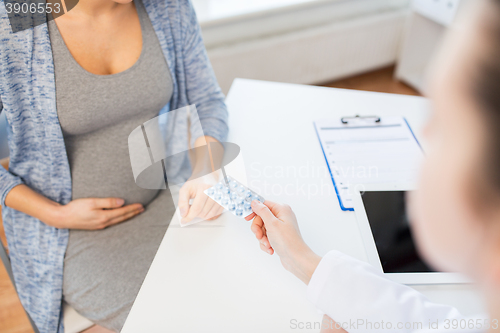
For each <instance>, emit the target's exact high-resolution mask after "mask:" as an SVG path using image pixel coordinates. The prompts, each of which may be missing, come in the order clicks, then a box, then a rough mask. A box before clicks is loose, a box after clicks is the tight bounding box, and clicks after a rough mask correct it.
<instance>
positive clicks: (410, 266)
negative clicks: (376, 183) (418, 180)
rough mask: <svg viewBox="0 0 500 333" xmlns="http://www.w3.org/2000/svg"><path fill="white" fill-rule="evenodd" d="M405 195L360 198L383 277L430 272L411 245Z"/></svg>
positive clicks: (378, 194)
mask: <svg viewBox="0 0 500 333" xmlns="http://www.w3.org/2000/svg"><path fill="white" fill-rule="evenodd" d="M405 194H406V192H405V191H369V192H365V193H364V194H362V200H363V204H364V206H365V210H366V215H367V217H368V222H369V223H370V227H371V229H372V233H373V238H374V240H375V245H376V247H377V251H378V255H379V257H380V262H381V263H382V268H383V270H384V272H385V273H419V272H433V271H434V270H433V269H432V268H430V267H429V266H427V264H425V263H424V261H423V260H422V258H421V257H420V256H419V254H418V252H417V250H416V247H415V243H414V242H413V238H412V233H411V230H410V224H409V221H408V216H407V212H406V203H405Z"/></svg>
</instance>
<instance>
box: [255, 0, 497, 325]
mask: <svg viewBox="0 0 500 333" xmlns="http://www.w3.org/2000/svg"><path fill="white" fill-rule="evenodd" d="M474 2H475V4H474V6H475V7H474V10H472V13H471V11H469V12H468V16H467V18H462V19H461V20H460V21H459V23H460V24H457V25H455V26H454V27H453V28H452V29H451V30H452V32H451V33H450V35H449V36H448V38H447V39H446V45H445V47H444V50H445V52H443V53H442V54H441V57H440V59H438V61H437V63H436V67H435V70H434V73H437V75H436V76H435V77H434V78H433V80H432V83H431V85H430V96H431V98H432V100H433V105H434V115H433V119H432V120H431V121H430V122H429V125H428V126H427V128H426V131H425V134H424V135H425V139H426V140H427V141H428V147H430V149H428V151H427V152H426V155H427V159H426V160H425V162H424V165H423V167H422V171H421V179H420V186H419V189H420V190H419V191H418V192H417V193H416V194H415V195H414V197H412V198H411V200H410V201H411V202H410V207H411V209H410V210H411V215H412V220H413V224H412V225H413V226H414V229H415V230H414V233H415V235H416V241H417V244H418V246H419V249H420V251H421V253H422V255H423V256H424V257H425V258H426V259H427V261H428V262H429V263H430V264H432V265H433V266H435V267H436V268H438V269H440V270H444V271H457V272H461V273H464V274H466V275H467V276H469V277H470V278H471V279H473V280H475V281H476V282H477V283H478V284H479V285H480V286H481V288H482V290H483V291H484V296H485V298H486V300H487V306H488V311H489V314H488V316H478V317H472V318H464V317H462V316H461V315H460V313H459V312H458V311H457V310H456V309H454V308H452V307H450V306H447V305H440V304H433V303H431V302H430V301H429V300H428V299H426V298H425V296H423V295H422V294H420V293H418V292H417V291H415V290H414V289H411V288H409V287H407V286H403V285H400V284H397V283H395V282H392V281H390V280H387V279H386V278H385V277H384V276H383V275H382V274H380V273H379V272H377V271H376V270H374V269H373V267H371V266H370V265H368V264H366V263H364V262H360V261H358V260H355V259H353V258H351V257H348V256H346V255H344V254H342V253H340V252H337V251H331V252H329V253H327V254H326V255H325V256H324V257H323V258H321V257H319V256H318V255H316V254H315V253H313V252H312V250H311V249H310V248H309V247H308V246H307V245H306V244H305V243H304V241H303V240H302V238H301V235H300V231H299V228H298V224H297V220H296V218H295V215H294V213H293V211H292V209H291V208H290V207H288V206H286V205H282V204H277V203H274V202H269V201H266V202H265V203H264V204H261V203H259V202H257V201H254V202H253V203H252V208H253V210H254V212H255V213H256V214H257V216H256V217H255V219H254V221H253V223H252V227H251V228H252V231H253V232H254V233H255V235H256V237H257V239H258V240H259V241H260V247H261V249H262V250H263V251H265V252H267V253H269V254H270V255H272V254H274V253H277V254H278V256H279V257H280V259H281V262H282V264H283V266H284V267H285V269H287V270H288V271H290V272H292V273H293V274H294V275H296V276H297V277H298V278H299V279H301V280H302V281H303V282H304V283H306V284H307V285H308V289H307V296H308V299H309V300H310V301H312V302H313V303H314V304H315V305H316V306H317V308H318V309H319V310H321V311H322V312H324V313H325V317H324V321H323V325H322V326H323V327H322V329H323V331H344V329H345V331H349V332H361V331H367V332H368V331H369V332H383V331H391V332H414V331H417V330H428V331H429V332H457V331H465V330H467V331H471V332H486V331H489V332H500V322H499V321H500V0H479V1H474ZM352 321H354V322H356V323H357V324H359V325H355V324H354V325H353V324H351V323H352ZM436 322H437V323H438V324H439V325H438V326H439V328H438V327H437V326H436ZM418 323H421V324H420V325H419V324H418ZM369 324H371V325H369ZM430 324H432V325H431V326H429V325H430ZM461 328H465V330H461Z"/></svg>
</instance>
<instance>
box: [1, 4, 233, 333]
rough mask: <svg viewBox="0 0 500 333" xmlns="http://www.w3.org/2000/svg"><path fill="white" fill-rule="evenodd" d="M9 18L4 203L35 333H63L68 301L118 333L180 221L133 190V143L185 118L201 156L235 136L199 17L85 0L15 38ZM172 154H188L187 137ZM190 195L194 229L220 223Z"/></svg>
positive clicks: (163, 197)
mask: <svg viewBox="0 0 500 333" xmlns="http://www.w3.org/2000/svg"><path fill="white" fill-rule="evenodd" d="M4 8H5V6H4V5H3V3H2V4H1V5H0V38H1V40H2V42H1V44H0V110H3V111H4V112H5V113H6V116H7V121H8V133H9V148H10V165H9V171H6V170H5V169H3V168H0V200H1V204H2V213H3V221H4V224H5V231H6V234H7V240H8V245H9V249H10V257H11V262H12V267H13V271H14V277H15V281H16V287H17V290H18V293H19V296H20V299H21V302H22V304H23V305H24V307H25V309H26V310H27V311H28V313H29V315H30V316H31V317H32V319H33V320H34V322H35V324H36V325H37V327H38V329H39V330H40V332H57V331H59V332H62V331H63V327H62V326H63V325H62V316H61V305H62V301H63V300H65V301H66V302H67V303H69V304H70V305H71V306H72V307H73V308H75V309H76V310H77V311H78V312H79V313H80V314H82V315H83V316H85V317H86V318H88V319H90V320H91V321H92V322H94V323H96V324H98V325H99V326H98V327H99V328H100V329H101V330H102V331H108V330H112V331H119V330H120V329H121V328H122V326H123V324H124V322H125V318H126V316H127V314H128V312H129V310H130V308H131V306H132V303H133V301H134V299H135V297H136V295H137V293H138V291H139V288H140V286H141V283H142V281H143V279H144V277H145V275H146V273H147V270H148V268H149V266H150V264H151V262H152V260H153V257H154V255H155V253H156V250H157V248H158V246H159V243H160V241H161V239H162V238H163V234H164V233H165V231H166V229H167V226H168V222H169V221H170V219H171V217H172V215H173V212H174V210H175V207H174V205H173V201H172V196H171V194H170V192H169V191H168V190H167V191H159V190H145V189H141V188H139V187H138V186H137V185H136V184H135V182H134V178H133V174H132V169H131V164H130V160H129V154H128V146H127V139H128V135H129V134H130V133H131V132H132V130H133V129H134V128H136V127H137V126H140V125H141V124H142V123H144V122H145V121H147V120H149V119H151V118H154V117H156V116H157V115H158V114H159V113H160V112H166V111H168V110H174V109H177V108H180V107H183V106H186V105H189V104H195V105H196V107H197V110H198V116H199V119H200V123H201V125H202V127H203V132H204V133H199V132H193V133H192V135H195V137H193V138H192V139H193V140H194V142H195V143H194V145H195V146H199V145H202V144H204V142H214V141H223V140H224V139H225V137H226V135H227V131H228V128H227V111H226V107H225V104H224V96H223V94H222V93H221V91H220V88H219V87H218V85H217V82H216V79H215V77H214V74H213V72H212V69H211V66H210V63H209V60H208V58H207V55H206V51H205V49H204V46H203V42H202V38H201V34H200V29H199V26H198V23H197V21H196V16H195V13H194V10H193V8H192V5H191V3H190V2H189V1H188V0H180V1H174V0H142V1H141V0H135V1H133V2H132V1H130V0H80V2H79V3H78V4H77V5H76V7H75V8H74V9H73V10H71V11H70V12H68V13H67V14H65V15H62V16H60V17H59V18H57V19H56V20H54V21H50V22H49V23H48V24H42V25H39V26H36V27H34V28H31V29H27V30H23V31H20V32H17V33H12V31H11V29H10V25H9V21H8V18H7V15H6V12H5V11H4ZM173 141H174V142H173V143H172V144H177V145H179V144H183V143H184V144H185V145H186V148H187V141H188V138H187V135H186V137H175V138H174V139H173ZM196 168H197V166H196V165H194V166H193V168H192V169H196ZM186 184H190V185H184V187H183V188H182V189H181V193H180V197H181V198H183V199H182V201H181V202H179V206H180V208H181V214H182V215H183V216H185V218H186V219H191V218H193V217H194V216H201V217H205V218H208V217H213V216H217V215H219V214H220V211H219V210H218V209H219V208H216V207H215V206H213V202H212V203H210V202H209V201H208V200H207V199H206V198H200V196H197V195H196V194H197V193H200V191H201V189H203V186H204V184H203V183H202V182H199V181H196V182H191V183H186ZM190 198H194V199H195V203H194V204H193V206H192V207H196V209H190V208H189V205H188V204H187V202H188V200H189V199H190ZM104 328H105V329H104Z"/></svg>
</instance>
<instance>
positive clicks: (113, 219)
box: [49, 198, 144, 230]
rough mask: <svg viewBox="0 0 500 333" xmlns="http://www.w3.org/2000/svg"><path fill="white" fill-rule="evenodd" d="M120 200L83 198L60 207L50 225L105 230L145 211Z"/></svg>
mask: <svg viewBox="0 0 500 333" xmlns="http://www.w3.org/2000/svg"><path fill="white" fill-rule="evenodd" d="M124 203H125V201H124V200H123V199H120V198H82V199H76V200H73V201H71V202H69V203H68V204H66V205H64V206H60V207H59V209H58V211H57V212H56V213H55V214H54V218H53V220H52V221H51V223H49V224H50V225H52V226H54V227H57V228H65V229H87V230H97V229H104V228H107V227H109V226H112V225H114V224H117V223H120V222H123V221H126V220H128V219H130V218H132V217H134V216H135V215H137V214H140V213H142V212H143V211H144V207H143V206H142V205H141V204H139V203H135V204H130V205H126V206H123V204H124Z"/></svg>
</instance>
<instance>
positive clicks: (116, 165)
mask: <svg viewBox="0 0 500 333" xmlns="http://www.w3.org/2000/svg"><path fill="white" fill-rule="evenodd" d="M65 143H66V149H67V152H68V159H69V162H70V168H71V179H72V197H73V200H74V199H79V198H108V197H116V198H122V199H124V200H125V204H132V203H141V204H143V205H144V206H147V205H148V204H149V203H150V202H151V201H153V200H154V199H155V198H156V196H157V195H158V193H159V191H160V190H147V189H143V188H140V187H139V186H137V185H136V183H135V181H134V176H133V173H132V167H131V165H130V159H129V153H128V146H127V140H126V137H124V138H123V139H121V140H104V141H103V140H99V137H95V138H94V137H93V136H86V137H82V136H79V137H78V138H77V139H73V138H70V139H68V138H65Z"/></svg>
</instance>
